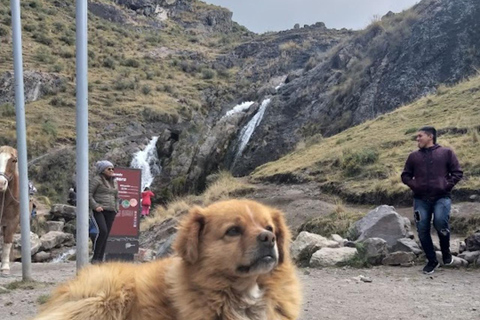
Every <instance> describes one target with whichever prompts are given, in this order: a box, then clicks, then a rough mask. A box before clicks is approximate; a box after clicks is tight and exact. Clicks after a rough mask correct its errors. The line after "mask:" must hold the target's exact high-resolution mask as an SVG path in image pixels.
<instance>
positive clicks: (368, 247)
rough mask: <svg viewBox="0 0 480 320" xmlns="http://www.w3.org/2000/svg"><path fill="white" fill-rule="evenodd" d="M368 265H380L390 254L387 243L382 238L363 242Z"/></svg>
mask: <svg viewBox="0 0 480 320" xmlns="http://www.w3.org/2000/svg"><path fill="white" fill-rule="evenodd" d="M362 244H363V246H364V250H365V258H366V259H367V261H368V263H370V264H372V265H378V264H381V263H382V260H383V259H384V258H385V257H386V256H387V254H388V245H387V242H386V241H385V240H383V239H380V238H368V239H366V240H364V241H363V242H362Z"/></svg>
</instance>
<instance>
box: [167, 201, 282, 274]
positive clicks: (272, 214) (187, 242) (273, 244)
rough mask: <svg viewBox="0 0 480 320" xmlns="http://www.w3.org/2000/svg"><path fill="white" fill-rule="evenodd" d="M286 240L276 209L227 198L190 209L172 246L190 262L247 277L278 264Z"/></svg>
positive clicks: (221, 272)
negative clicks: (203, 206) (205, 206)
mask: <svg viewBox="0 0 480 320" xmlns="http://www.w3.org/2000/svg"><path fill="white" fill-rule="evenodd" d="M289 239H290V234H289V231H288V229H287V227H286V224H285V221H284V219H283V215H282V213H281V212H280V211H278V210H275V209H272V208H269V207H266V206H264V205H261V204H259V203H257V202H254V201H249V200H229V201H223V202H218V203H215V204H213V205H210V206H209V207H207V208H205V209H202V208H198V207H195V208H193V209H192V210H191V211H190V213H189V215H188V216H187V218H186V219H185V220H183V222H182V223H181V226H180V228H179V233H178V237H177V241H176V243H175V249H176V251H177V253H178V254H179V255H180V256H181V257H182V258H183V259H184V260H185V261H186V262H187V263H190V264H192V265H199V266H200V267H202V268H209V269H210V270H211V271H214V272H217V273H219V274H223V275H225V276H227V277H229V276H235V277H249V276H255V275H260V274H265V273H268V272H270V271H272V270H273V269H274V268H275V267H276V266H277V265H278V264H281V263H282V262H283V260H284V259H285V255H286V254H288V252H286V250H287V245H288V241H289ZM287 251H288V250H287Z"/></svg>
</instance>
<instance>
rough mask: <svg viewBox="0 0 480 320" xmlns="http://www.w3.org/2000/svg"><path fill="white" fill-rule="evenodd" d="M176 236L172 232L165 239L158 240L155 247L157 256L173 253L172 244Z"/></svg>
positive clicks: (162, 256) (161, 256) (166, 255)
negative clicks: (157, 244) (156, 247)
mask: <svg viewBox="0 0 480 320" xmlns="http://www.w3.org/2000/svg"><path fill="white" fill-rule="evenodd" d="M176 237H177V234H176V233H174V234H172V235H170V236H169V237H168V238H167V239H166V240H164V241H162V242H160V244H159V246H158V249H157V254H156V257H157V258H164V257H168V256H170V255H171V254H172V253H173V248H172V245H173V242H174V241H175V238H176Z"/></svg>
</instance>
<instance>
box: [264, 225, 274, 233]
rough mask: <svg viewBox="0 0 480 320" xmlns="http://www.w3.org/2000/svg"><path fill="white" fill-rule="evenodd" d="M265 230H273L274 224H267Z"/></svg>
mask: <svg viewBox="0 0 480 320" xmlns="http://www.w3.org/2000/svg"><path fill="white" fill-rule="evenodd" d="M265 230H268V231H270V232H273V227H272V226H266V227H265Z"/></svg>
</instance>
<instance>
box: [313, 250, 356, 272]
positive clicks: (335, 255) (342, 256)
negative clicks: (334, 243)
mask: <svg viewBox="0 0 480 320" xmlns="http://www.w3.org/2000/svg"><path fill="white" fill-rule="evenodd" d="M356 254H357V249H355V248H347V247H343V248H322V249H320V250H318V251H317V252H315V253H314V254H313V255H312V258H311V259H310V267H329V266H335V265H336V264H338V263H342V262H346V261H348V260H350V259H352V258H353V257H354V256H355V255H356Z"/></svg>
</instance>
